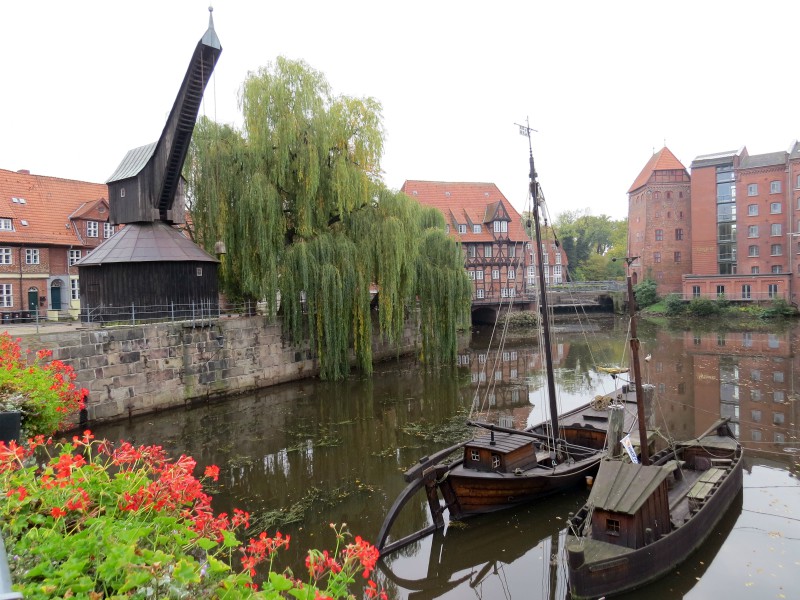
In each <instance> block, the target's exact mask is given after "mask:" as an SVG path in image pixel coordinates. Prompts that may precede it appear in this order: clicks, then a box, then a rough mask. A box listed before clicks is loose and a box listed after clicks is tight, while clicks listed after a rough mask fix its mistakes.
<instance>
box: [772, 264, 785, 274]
mask: <svg viewBox="0 0 800 600" xmlns="http://www.w3.org/2000/svg"><path fill="white" fill-rule="evenodd" d="M770 272H771V273H774V274H776V275H778V274H780V273H783V265H772V267H771V268H770Z"/></svg>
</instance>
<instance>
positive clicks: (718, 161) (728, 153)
mask: <svg viewBox="0 0 800 600" xmlns="http://www.w3.org/2000/svg"><path fill="white" fill-rule="evenodd" d="M737 156H740V157H746V156H747V148H745V147H744V146H742V147H741V148H739V149H738V150H725V151H724V152H714V153H713V154H701V155H700V156H697V157H695V159H694V160H693V161H692V165H691V167H692V169H697V168H700V167H713V166H715V165H723V164H726V163H731V162H733V159H734V158H736V157H737Z"/></svg>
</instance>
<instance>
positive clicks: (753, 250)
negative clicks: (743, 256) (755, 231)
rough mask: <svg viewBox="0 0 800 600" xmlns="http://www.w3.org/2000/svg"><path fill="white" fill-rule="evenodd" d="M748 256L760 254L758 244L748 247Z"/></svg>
mask: <svg viewBox="0 0 800 600" xmlns="http://www.w3.org/2000/svg"><path fill="white" fill-rule="evenodd" d="M747 256H752V257H756V256H758V246H757V245H756V244H753V245H752V246H748V247H747Z"/></svg>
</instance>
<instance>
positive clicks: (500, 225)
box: [494, 221, 508, 233]
mask: <svg viewBox="0 0 800 600" xmlns="http://www.w3.org/2000/svg"><path fill="white" fill-rule="evenodd" d="M494 232H495V233H508V221H495V222H494Z"/></svg>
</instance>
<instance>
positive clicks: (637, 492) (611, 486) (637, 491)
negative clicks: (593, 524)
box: [588, 460, 669, 515]
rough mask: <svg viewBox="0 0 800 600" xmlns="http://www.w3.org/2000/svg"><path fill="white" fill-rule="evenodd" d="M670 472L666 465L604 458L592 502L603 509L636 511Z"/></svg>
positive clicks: (597, 507) (591, 503)
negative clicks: (660, 465) (641, 463)
mask: <svg viewBox="0 0 800 600" xmlns="http://www.w3.org/2000/svg"><path fill="white" fill-rule="evenodd" d="M668 475H669V471H668V470H667V469H664V468H662V467H656V466H652V465H648V466H645V465H640V464H631V463H624V462H622V461H621V460H604V461H602V462H601V463H600V470H599V471H598V472H597V477H595V478H594V485H593V486H592V492H591V494H589V500H588V503H589V504H590V505H591V506H594V507H595V509H599V510H607V511H610V512H617V513H623V514H627V515H633V514H636V511H638V510H639V509H640V508H641V506H642V505H643V504H644V503H645V501H646V500H647V499H648V498H649V497H650V496H652V494H653V492H654V491H655V490H656V489H657V488H658V486H659V485H660V484H661V482H662V481H664V480H665V479H666V478H667V476H668Z"/></svg>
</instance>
